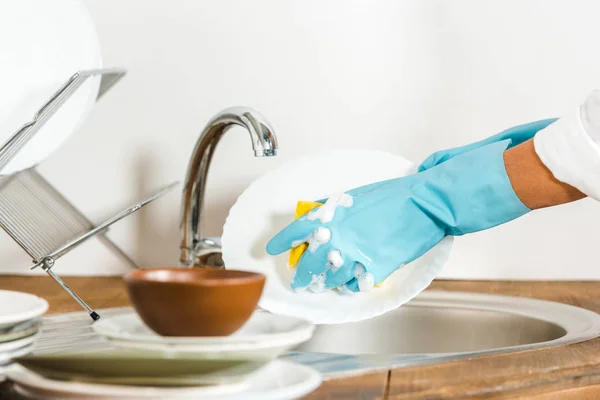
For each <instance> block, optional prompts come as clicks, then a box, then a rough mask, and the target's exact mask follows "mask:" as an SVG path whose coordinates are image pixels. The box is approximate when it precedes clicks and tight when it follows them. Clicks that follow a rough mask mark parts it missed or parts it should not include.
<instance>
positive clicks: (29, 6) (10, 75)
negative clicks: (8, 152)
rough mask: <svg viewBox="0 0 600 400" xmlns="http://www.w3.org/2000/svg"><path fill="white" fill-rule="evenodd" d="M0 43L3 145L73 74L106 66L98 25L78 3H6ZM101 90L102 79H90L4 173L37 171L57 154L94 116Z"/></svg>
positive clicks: (1, 7)
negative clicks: (99, 90) (0, 51)
mask: <svg viewBox="0 0 600 400" xmlns="http://www.w3.org/2000/svg"><path fill="white" fill-rule="evenodd" d="M17 32H18V33H17ZM0 44H1V45H0V48H1V49H2V53H1V54H0V88H2V90H1V91H0V145H1V144H2V143H4V142H5V141H6V140H7V139H8V138H9V137H11V136H12V135H13V134H14V133H15V132H16V131H17V130H18V129H19V128H20V127H21V126H23V124H25V123H26V122H29V121H31V120H32V119H33V117H34V114H35V113H36V112H37V111H38V110H39V109H40V107H42V105H43V104H44V103H46V102H47V101H48V99H49V98H50V96H52V95H53V94H54V93H55V92H56V91H57V90H58V89H59V88H60V87H61V86H62V85H63V84H64V83H65V82H66V80H67V79H69V78H70V77H71V75H72V74H73V73H75V72H77V71H78V70H81V69H93V68H100V67H102V58H101V51H100V43H99V40H98V37H97V35H96V30H95V27H94V24H93V22H92V20H91V18H90V17H89V15H88V13H87V10H86V9H85V7H84V6H83V4H82V3H81V1H79V0H52V1H47V0H3V1H1V2H0ZM99 86H100V79H99V78H98V77H96V78H90V79H88V80H87V81H86V82H85V83H84V84H83V85H82V86H81V87H80V88H79V89H78V90H77V91H76V92H75V93H74V94H73V95H72V96H71V98H70V99H69V100H68V101H67V102H66V103H65V104H64V105H63V107H62V108H61V109H60V110H59V111H58V112H57V113H56V114H55V115H54V116H53V117H52V118H51V119H50V120H48V121H47V122H46V124H45V125H44V127H43V128H42V130H40V132H38V134H37V135H36V136H35V137H34V138H33V139H32V140H31V141H30V142H29V143H28V144H27V145H26V146H25V147H24V148H23V149H22V150H21V152H20V153H19V154H18V155H17V156H16V157H15V158H14V159H13V160H12V161H11V162H10V163H9V164H8V165H7V166H6V167H5V168H4V169H3V170H2V171H1V173H2V174H3V175H5V174H10V173H13V172H16V171H20V170H23V169H26V168H29V167H32V166H34V165H36V164H38V163H40V162H41V161H43V160H44V159H45V158H46V157H47V156H48V155H50V154H51V153H52V152H53V151H54V150H56V149H57V148H58V147H59V146H60V145H61V144H62V143H63V142H64V141H65V140H66V139H67V137H69V136H70V135H71V134H72V133H73V132H75V131H76V130H77V129H78V128H79V126H80V125H81V124H82V123H83V121H84V120H85V118H86V117H87V115H88V114H89V113H90V111H91V109H92V107H93V106H94V104H95V102H96V97H97V95H98V89H99Z"/></svg>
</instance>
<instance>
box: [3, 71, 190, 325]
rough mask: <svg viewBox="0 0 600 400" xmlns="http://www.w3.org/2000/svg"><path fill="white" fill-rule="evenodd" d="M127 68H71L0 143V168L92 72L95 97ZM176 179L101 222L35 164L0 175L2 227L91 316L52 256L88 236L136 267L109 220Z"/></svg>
mask: <svg viewBox="0 0 600 400" xmlns="http://www.w3.org/2000/svg"><path fill="white" fill-rule="evenodd" d="M125 74H126V71H125V70H124V69H118V68H105V69H94V70H83V71H78V72H76V73H75V74H73V75H72V76H71V77H70V78H69V79H68V80H67V81H66V82H65V83H64V84H63V85H62V86H61V87H60V89H58V90H57V91H56V93H54V94H53V95H52V97H50V99H49V100H48V101H47V102H46V103H45V104H44V105H43V106H42V107H41V108H40V110H39V111H38V112H37V113H36V114H35V116H34V118H33V120H31V121H30V122H28V123H26V124H24V125H23V126H22V127H21V128H20V129H19V130H18V131H17V132H16V133H15V134H14V135H12V136H11V137H10V138H9V139H8V140H7V141H6V143H4V144H3V145H2V147H0V171H1V170H2V169H3V168H4V167H5V166H6V165H8V163H9V162H10V161H11V160H12V159H14V157H15V156H16V155H17V154H18V153H19V152H20V151H21V150H22V149H23V148H25V146H27V144H28V143H29V141H30V140H31V139H32V138H33V137H35V135H36V134H37V133H38V132H39V131H40V128H41V127H42V126H44V124H45V123H46V122H47V121H48V120H50V118H52V116H53V115H54V114H55V113H56V112H57V111H58V110H59V109H60V108H61V107H62V106H63V105H64V104H65V103H66V101H67V100H68V99H69V98H70V97H71V96H72V95H73V93H75V92H76V91H77V90H78V89H79V88H80V87H81V85H82V84H83V83H84V82H85V81H87V80H88V79H90V78H97V77H100V88H99V90H98V96H97V98H96V100H99V99H100V98H102V97H103V96H104V95H105V94H106V93H107V92H108V91H109V90H110V89H111V88H112V87H113V86H114V85H115V84H116V83H117V82H119V81H120V80H121V78H123V76H125ZM177 184H178V182H174V183H171V184H169V185H167V186H165V187H163V188H161V189H159V190H157V191H156V192H154V193H152V194H151V195H149V196H148V197H147V198H145V199H144V200H142V201H139V202H137V203H135V204H133V205H131V206H130V207H128V208H126V209H124V210H123V211H121V212H119V213H117V214H115V215H114V216H113V217H111V218H109V219H107V220H105V221H104V222H102V223H100V224H94V223H93V222H91V221H90V220H89V219H88V218H87V217H86V216H85V215H84V214H83V213H82V212H81V211H79V210H78V209H77V208H76V207H75V206H74V205H73V204H71V203H70V202H69V201H68V200H67V199H66V198H65V197H64V196H63V195H62V194H61V193H60V192H59V191H58V190H56V189H55V188H54V187H53V186H52V185H51V184H50V183H49V182H48V181H47V180H46V179H45V178H44V177H43V176H42V175H41V174H40V173H39V172H38V171H37V170H36V167H32V168H29V169H27V170H24V171H20V172H16V173H14V174H11V175H8V176H3V177H0V227H2V229H4V230H5V231H6V233H8V235H9V236H10V237H11V238H12V239H13V240H14V241H15V242H17V243H18V244H19V246H21V248H22V249H23V250H24V251H25V252H26V253H27V254H28V255H29V256H30V257H31V258H32V260H33V265H32V266H31V267H30V269H35V268H38V267H39V268H42V270H44V271H45V272H46V273H47V274H48V275H49V276H50V277H51V278H52V279H54V280H55V281H56V283H58V284H59V285H60V286H61V287H62V288H63V289H64V290H65V291H67V293H69V295H71V297H72V298H73V299H74V300H75V301H76V302H77V303H79V305H80V306H81V307H83V308H84V309H85V311H86V312H87V313H88V314H89V315H90V317H91V318H92V319H93V320H97V319H99V318H100V315H99V314H98V313H97V312H96V311H94V310H93V309H92V308H91V307H90V306H88V305H87V304H86V303H85V302H84V301H83V300H82V299H81V298H80V297H79V296H78V295H77V294H76V293H75V292H74V291H73V290H71V289H70V288H69V287H68V286H67V284H66V283H65V282H64V281H63V280H62V279H61V278H60V277H59V276H58V275H57V274H56V273H55V272H54V271H53V270H52V268H53V267H54V265H55V263H56V261H57V260H58V259H59V258H60V257H62V256H63V255H65V254H67V253H68V252H69V251H71V250H73V249H74V248H75V247H77V246H79V245H80V244H81V243H83V242H84V241H86V240H87V239H89V238H91V237H93V236H98V237H99V239H101V241H102V242H103V243H104V244H105V245H106V246H107V247H108V248H109V249H110V250H111V251H114V252H116V253H117V254H118V255H119V256H120V257H122V258H123V259H125V260H126V261H127V263H128V264H129V265H130V266H131V267H132V268H139V267H138V266H137V265H136V263H135V262H134V261H133V260H132V259H131V258H130V257H129V256H127V254H126V253H125V252H124V251H123V250H122V249H121V248H119V246H117V245H116V244H115V243H113V242H112V241H111V240H110V239H109V238H108V237H107V236H106V233H107V231H108V228H109V226H110V225H112V224H114V223H115V222H117V221H119V220H121V219H123V218H125V217H127V216H128V215H130V214H132V213H134V212H136V211H137V210H139V209H140V208H142V207H143V206H145V205H146V204H148V203H150V202H152V201H154V200H156V199H158V198H159V197H161V196H162V195H164V194H165V193H167V192H168V191H170V190H171V189H173V188H174V187H175V186H176V185H177Z"/></svg>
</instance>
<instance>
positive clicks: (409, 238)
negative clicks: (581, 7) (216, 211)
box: [267, 128, 541, 292]
mask: <svg viewBox="0 0 600 400" xmlns="http://www.w3.org/2000/svg"><path fill="white" fill-rule="evenodd" d="M540 129H541V128H540ZM522 131H527V132H531V131H533V130H532V129H531V130H522ZM490 142H491V143H490V144H482V145H480V146H473V149H469V150H470V151H466V150H465V151H463V152H461V151H455V152H454V153H452V154H450V153H448V154H450V155H451V156H448V157H441V158H440V157H438V158H435V157H434V158H433V161H432V162H431V163H430V164H431V165H430V166H429V168H424V170H423V172H421V173H418V174H414V175H410V176H406V177H402V178H397V179H392V180H389V181H385V182H378V183H374V184H372V185H367V186H364V187H361V188H357V189H355V190H352V191H350V192H348V193H345V194H342V195H340V196H333V197H330V198H329V199H328V200H327V202H326V203H325V205H323V206H321V207H318V208H316V209H315V210H313V211H311V212H309V213H308V214H306V215H305V216H304V217H301V218H299V219H297V220H296V221H294V222H292V223H291V224H290V225H288V226H287V227H286V228H285V229H283V230H282V231H281V232H280V233H278V234H277V235H276V236H275V237H273V238H272V239H271V240H270V241H269V243H268V244H267V252H268V253H269V254H271V255H277V254H280V253H283V252H285V251H287V250H289V249H290V248H292V247H295V246H297V245H299V244H300V243H302V242H308V243H309V248H308V250H307V251H306V252H305V253H304V254H303V256H302V258H301V259H300V261H299V263H298V265H297V268H296V273H295V275H294V277H293V278H292V282H291V286H292V288H293V289H296V290H298V289H305V288H308V287H310V288H311V289H313V290H318V289H323V288H335V287H340V288H345V289H349V290H350V291H353V292H357V291H366V290H370V289H371V288H372V287H373V285H375V284H377V283H379V282H381V281H383V280H384V279H385V278H387V277H388V276H389V275H390V274H391V273H392V272H394V271H395V270H396V269H398V268H400V267H402V266H403V265H405V264H407V263H409V262H411V261H413V260H415V259H416V258H418V257H420V256H421V255H423V254H424V253H426V252H427V251H428V250H429V249H431V248H432V247H433V246H435V245H436V244H437V243H438V242H439V241H440V240H442V239H443V238H444V237H445V236H446V235H462V234H465V233H471V232H476V231H480V230H484V229H487V228H491V227H493V226H496V225H499V224H502V223H505V222H508V221H510V220H512V219H514V218H517V217H520V216H522V215H524V214H526V213H527V212H529V211H530V210H529V209H528V208H527V207H526V206H525V205H524V204H523V203H522V202H521V201H520V200H519V198H518V197H517V195H516V194H515V193H514V191H513V189H512V186H511V184H510V181H509V179H508V176H507V175H506V169H505V166H504V158H503V153H504V151H505V150H506V149H507V148H508V147H509V146H511V145H512V140H511V139H506V140H499V141H494V140H493V141H490ZM442 158H443V159H442ZM435 164H437V165H435Z"/></svg>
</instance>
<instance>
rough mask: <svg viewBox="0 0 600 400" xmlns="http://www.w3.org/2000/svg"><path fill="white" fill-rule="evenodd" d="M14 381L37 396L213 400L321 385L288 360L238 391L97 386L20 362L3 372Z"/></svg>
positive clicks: (294, 392)
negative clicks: (56, 377)
mask: <svg viewBox="0 0 600 400" xmlns="http://www.w3.org/2000/svg"><path fill="white" fill-rule="evenodd" d="M6 375H7V378H8V379H10V380H12V381H13V382H15V383H16V384H15V387H16V390H17V392H20V393H22V394H23V395H26V396H32V397H34V398H36V399H45V400H50V399H75V398H77V399H81V398H82V397H83V398H85V399H94V400H101V399H156V400H159V399H160V400H168V399H184V398H188V399H215V400H234V399H244V400H284V399H297V398H299V397H302V396H304V395H306V394H308V393H310V392H312V391H313V390H315V389H316V388H317V387H319V385H320V384H321V376H320V375H319V373H318V372H316V371H314V370H312V369H310V368H308V367H305V366H302V365H297V364H293V363H291V362H289V361H281V360H277V361H273V362H272V363H271V364H269V365H268V366H267V367H265V368H264V369H262V370H260V371H258V372H256V373H255V374H253V375H252V376H251V377H250V378H249V379H248V383H247V385H245V386H244V388H243V390H242V391H240V392H235V391H234V390H236V386H233V389H234V390H232V387H228V386H227V385H224V386H207V387H195V388H154V387H127V386H117V385H99V384H90V383H79V382H69V381H55V380H50V379H46V378H44V377H42V376H40V375H37V374H35V373H33V372H31V371H29V370H27V369H25V368H23V367H21V366H19V365H13V366H11V367H10V368H8V370H7V372H6Z"/></svg>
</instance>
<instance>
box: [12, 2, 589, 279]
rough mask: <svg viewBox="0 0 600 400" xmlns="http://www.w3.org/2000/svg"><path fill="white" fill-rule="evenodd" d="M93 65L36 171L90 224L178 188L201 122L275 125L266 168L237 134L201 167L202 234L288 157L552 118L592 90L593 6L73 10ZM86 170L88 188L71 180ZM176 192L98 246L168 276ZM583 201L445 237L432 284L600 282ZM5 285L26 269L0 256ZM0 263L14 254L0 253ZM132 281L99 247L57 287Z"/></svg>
mask: <svg viewBox="0 0 600 400" xmlns="http://www.w3.org/2000/svg"><path fill="white" fill-rule="evenodd" d="M85 4H86V6H87V7H88V9H89V12H90V14H91V16H92V18H93V20H94V21H95V23H96V25H97V29H98V33H99V36H100V39H101V42H102V47H103V53H104V59H105V65H107V66H124V67H127V68H128V69H129V75H128V76H127V77H126V78H125V79H124V81H122V83H121V84H119V85H118V87H116V88H115V89H114V91H113V92H111V93H110V94H109V95H107V96H106V98H105V99H103V100H102V101H101V102H100V103H99V104H98V105H97V108H96V109H95V110H94V112H93V114H92V115H91V117H90V118H89V120H88V121H87V123H86V125H85V126H84V128H83V129H82V130H81V131H80V132H79V133H77V134H76V135H75V136H74V137H73V138H72V139H70V141H69V142H68V143H67V144H66V145H65V146H64V147H63V148H61V149H60V150H59V151H58V152H57V153H55V154H54V155H53V156H52V157H51V159H49V160H48V161H47V162H45V163H44V164H43V166H42V168H41V170H42V172H43V173H44V174H45V175H46V176H47V177H48V178H49V179H50V180H51V181H52V182H53V183H55V184H56V186H57V187H58V188H60V189H61V190H63V191H64V192H65V193H66V194H67V196H68V197H69V198H70V199H71V200H72V201H73V202H74V203H75V204H76V205H77V206H79V208H81V209H83V210H85V211H86V212H87V213H88V214H89V215H90V216H91V217H92V218H93V219H94V220H96V221H100V220H101V219H102V218H104V217H107V216H109V215H110V214H111V212H113V211H117V210H118V209H120V208H121V207H122V206H124V205H127V204H128V203H131V202H133V201H135V200H137V199H139V198H141V197H142V196H143V195H145V194H146V193H147V192H148V191H149V190H152V189H153V188H155V187H157V186H159V185H162V184H164V183H167V182H169V181H172V180H182V179H183V177H184V173H185V169H186V166H187V162H188V159H189V156H190V154H191V151H192V147H193V145H194V143H195V141H196V139H197V136H198V134H199V132H200V130H201V129H202V127H203V125H204V123H205V122H206V121H207V120H208V119H209V118H210V117H211V116H212V115H213V114H214V113H216V112H218V111H219V110H221V109H222V108H225V107H227V106H230V105H248V106H251V107H253V108H255V109H257V110H259V111H260V112H262V113H263V114H264V115H265V116H266V117H267V118H268V119H269V120H270V121H271V122H272V124H273V125H274V126H275V128H276V130H277V134H278V137H279V140H280V148H281V150H280V155H279V156H278V157H275V158H272V159H254V158H253V155H252V151H251V146H250V141H249V138H248V137H247V135H246V134H245V133H244V132H243V131H242V130H235V131H231V132H230V133H229V135H228V136H227V137H225V138H224V140H223V141H222V143H221V145H220V148H219V149H218V152H217V153H218V154H217V155H216V157H215V160H214V163H213V166H212V171H211V175H210V182H209V187H208V198H207V204H206V206H207V212H208V218H207V220H206V223H207V224H208V228H209V233H211V234H219V233H220V231H221V226H222V224H223V222H224V219H225V216H226V214H227V211H228V209H229V207H230V206H231V205H232V204H233V203H234V201H235V199H236V196H237V195H238V194H239V193H240V192H241V191H242V190H243V189H244V188H245V187H246V186H247V185H248V184H249V183H250V182H251V181H252V180H253V179H255V178H256V177H258V176H260V175H261V174H263V173H264V172H266V171H267V170H269V169H270V168H274V167H276V166H278V165H280V164H281V163H283V162H284V161H285V160H287V159H290V158H292V157H295V156H298V155H301V154H304V153H307V152H309V151H311V150H312V149H314V148H315V146H318V147H320V148H325V149H327V148H336V147H350V148H371V149H379V150H387V151H390V152H394V153H397V154H400V155H403V156H405V157H407V158H409V159H411V160H413V161H415V162H419V161H420V160H421V159H423V158H424V157H426V156H427V155H428V154H429V153H431V152H433V151H435V150H439V149H442V148H446V147H452V146H457V145H461V144H466V143H469V142H472V141H476V140H478V139H481V138H483V137H486V136H489V135H492V134H494V133H496V132H498V131H500V130H503V129H504V128H507V127H509V126H512V125H516V124H519V123H523V122H528V121H532V120H536V119H540V118H546V117H552V116H559V115H561V114H562V113H563V112H565V111H566V110H569V109H571V108H573V107H575V106H576V105H577V104H578V102H579V101H581V100H582V99H583V98H584V97H585V96H586V95H587V93H588V92H589V91H590V90H591V89H593V88H598V87H600V50H599V47H598V29H597V26H598V24H597V21H598V15H600V2H597V1H595V0H495V1H492V0H452V1H450V0H447V1H444V0H410V1H408V0H403V1H401V0H368V1H367V0H362V1H359V0H352V1H348V0H344V1H342V0H303V1H300V0H296V1H292V0H253V1H244V0H220V1H216V0H211V1H193V0H188V1H184V0H177V1H166V0H163V1H157V0H128V1H118V0H103V1H93V0H86V1H85ZM75 169H76V170H77V171H79V172H81V171H83V173H84V174H85V176H86V177H85V178H82V177H79V176H75V175H74V174H73V171H74V170H75ZM179 202H180V197H179V193H172V194H170V195H168V196H167V197H165V198H163V199H161V200H159V201H158V202H156V203H154V204H152V205H151V206H149V207H148V208H147V209H146V210H143V211H142V212H141V213H139V215H137V216H135V217H132V218H130V219H128V220H125V221H122V222H121V223H119V224H118V225H116V226H115V227H114V229H112V231H111V233H110V237H111V238H113V239H114V240H115V241H117V242H118V243H119V244H121V245H122V246H123V247H124V248H125V250H126V251H128V252H129V253H130V254H131V255H132V257H133V258H134V259H135V260H136V261H138V262H139V263H140V264H142V265H144V266H147V267H151V266H163V265H175V264H176V262H177V259H178V226H179V207H180V204H179ZM599 220H600V205H598V204H596V203H595V202H593V201H590V200H584V201H581V202H578V203H576V204H571V205H567V206H562V207H559V208H556V209H550V210H545V211H539V212H535V213H532V214H529V215H528V216H526V217H524V218H522V219H520V220H517V221H515V222H513V223H510V224H507V225H504V226H501V227H498V228H496V229H492V230H489V231H486V232H482V233H479V234H474V235H471V236H469V237H463V238H459V239H458V240H456V242H455V243H456V245H455V247H454V250H453V254H452V256H451V260H450V262H449V264H448V265H447V267H446V269H445V271H444V274H443V276H444V277H453V278H500V279H503V278H523V279H535V278H538V279H591V278H596V279H597V278H600V266H598V265H597V264H598V261H597V253H596V251H597V246H598V238H597V235H596V225H597V221H599ZM1 244H2V246H3V248H7V249H9V248H10V249H11V251H10V252H9V251H8V250H7V251H6V252H5V253H6V258H5V264H4V265H3V266H2V267H1V269H2V270H3V271H5V272H25V271H26V267H27V266H28V265H29V262H28V260H27V258H26V257H23V255H22V254H21V252H20V250H19V249H18V248H16V245H14V244H12V243H11V242H10V241H2V243H1ZM9 253H10V254H9ZM127 270H128V269H127V267H126V265H125V264H124V263H122V262H121V261H119V259H118V258H115V257H114V256H112V255H111V253H110V252H108V251H107V250H105V249H104V248H103V247H102V246H100V245H99V244H98V243H96V242H91V243H89V244H86V245H85V246H84V247H82V248H80V249H78V250H76V251H75V252H73V253H71V254H69V255H68V256H66V257H65V258H64V259H62V260H61V261H60V263H59V264H57V267H56V271H57V272H60V273H63V274H77V275H82V274H118V273H123V272H126V271H127Z"/></svg>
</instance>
